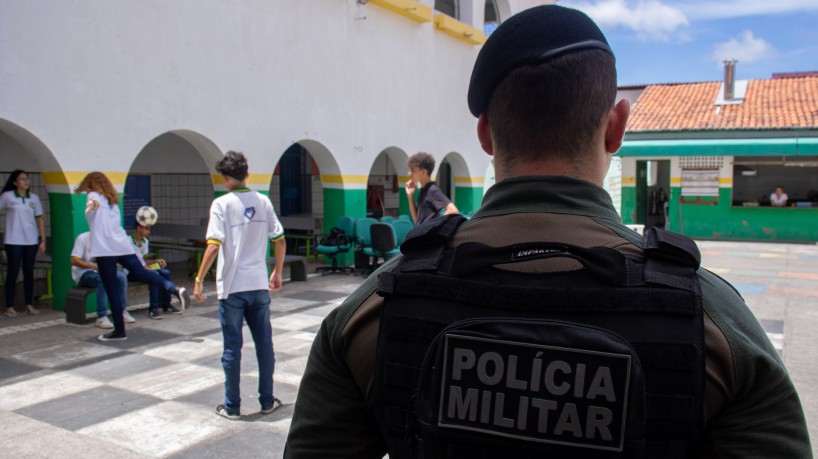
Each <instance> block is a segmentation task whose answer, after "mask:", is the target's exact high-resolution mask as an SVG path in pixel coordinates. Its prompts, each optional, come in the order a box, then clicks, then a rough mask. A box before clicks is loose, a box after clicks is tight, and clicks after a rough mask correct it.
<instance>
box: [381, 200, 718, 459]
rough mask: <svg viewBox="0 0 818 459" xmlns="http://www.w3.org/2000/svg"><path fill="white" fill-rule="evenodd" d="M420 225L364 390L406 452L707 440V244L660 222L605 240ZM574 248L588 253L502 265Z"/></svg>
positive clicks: (681, 446) (398, 453) (483, 452)
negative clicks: (573, 265) (639, 249)
mask: <svg viewBox="0 0 818 459" xmlns="http://www.w3.org/2000/svg"><path fill="white" fill-rule="evenodd" d="M463 221H464V219H463V218H462V217H460V216H451V217H447V218H443V219H437V220H434V221H431V222H428V223H426V224H423V225H420V226H418V227H417V228H415V229H414V230H413V232H412V233H410V235H409V237H408V238H407V240H406V241H405V242H404V244H403V246H402V251H403V252H404V255H405V256H404V258H403V259H402V260H401V261H400V262H399V263H398V265H397V266H396V268H395V269H394V270H393V271H392V272H391V273H386V272H385V273H383V274H381V277H380V279H379V286H378V294H379V295H381V296H383V297H384V305H383V311H382V318H381V324H380V332H379V337H378V349H377V355H376V367H375V368H376V370H375V380H374V385H373V388H372V390H371V392H370V397H369V400H368V401H367V404H368V409H369V410H370V412H371V413H372V414H373V416H374V417H375V419H376V421H377V424H378V427H379V429H381V434H382V436H383V438H384V439H385V442H386V445H387V447H388V451H389V456H390V457H391V458H393V459H397V458H405V457H412V458H415V457H418V458H459V457H462V458H495V457H508V458H515V459H517V458H535V457H537V458H539V457H556V458H614V457H616V458H642V457H644V458H673V457H688V456H695V454H696V450H697V445H698V443H699V441H700V437H701V431H702V423H703V421H702V416H703V408H702V407H703V395H704V382H705V361H704V331H703V327H704V322H703V312H702V300H701V291H700V287H699V283H698V280H697V277H696V273H695V271H696V269H698V267H699V251H698V249H697V248H696V246H695V244H694V243H693V242H692V241H691V240H689V239H687V238H685V237H683V236H680V235H677V234H674V233H669V232H665V231H661V230H658V229H655V228H652V229H651V230H649V231H648V232H647V234H646V236H645V242H644V258H635V257H629V256H625V255H623V254H622V253H621V252H618V251H616V250H613V249H611V248H607V247H593V248H581V247H576V246H571V245H567V244H553V243H541V242H532V243H526V244H515V245H513V246H509V247H499V248H498V247H489V246H486V245H483V244H479V243H464V244H461V245H459V246H458V247H457V248H456V249H455V248H452V247H451V244H450V241H451V239H452V236H453V235H454V234H455V232H456V231H457V227H458V226H459V225H460V224H461V223H462V222H463ZM551 257H569V258H572V259H574V260H576V261H578V262H580V263H581V264H582V265H583V267H584V269H579V270H575V271H568V272H560V273H520V272H511V271H508V270H503V269H501V268H502V267H503V265H508V264H513V263H519V262H524V261H530V260H538V259H544V258H551Z"/></svg>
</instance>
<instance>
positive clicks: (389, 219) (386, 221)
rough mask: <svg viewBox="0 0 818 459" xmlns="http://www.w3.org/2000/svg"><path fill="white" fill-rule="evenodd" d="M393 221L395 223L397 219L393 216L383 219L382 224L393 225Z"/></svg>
mask: <svg viewBox="0 0 818 459" xmlns="http://www.w3.org/2000/svg"><path fill="white" fill-rule="evenodd" d="M393 221H395V217H392V216H391V215H386V216H383V217H381V223H392V222H393Z"/></svg>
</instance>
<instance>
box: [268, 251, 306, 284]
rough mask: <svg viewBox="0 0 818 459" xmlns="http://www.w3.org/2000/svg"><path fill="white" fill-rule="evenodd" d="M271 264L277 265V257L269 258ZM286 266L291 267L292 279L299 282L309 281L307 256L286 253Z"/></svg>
mask: <svg viewBox="0 0 818 459" xmlns="http://www.w3.org/2000/svg"><path fill="white" fill-rule="evenodd" d="M267 264H268V265H269V266H271V267H272V266H275V264H276V258H275V257H269V258H267ZM284 266H289V268H290V280H291V281H298V282H307V258H306V257H302V256H300V255H285V256H284Z"/></svg>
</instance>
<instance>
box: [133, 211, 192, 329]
mask: <svg viewBox="0 0 818 459" xmlns="http://www.w3.org/2000/svg"><path fill="white" fill-rule="evenodd" d="M150 235H151V229H150V227H147V226H142V225H140V224H139V221H138V220H137V221H136V228H135V229H134V232H133V235H132V236H131V243H133V248H134V253H135V254H136V257H137V258H139V261H140V262H141V263H142V266H144V267H145V269H150V270H153V271H156V272H157V273H159V275H160V276H162V277H164V278H165V279H167V280H170V278H171V275H170V270H168V269H167V267H168V264H167V262H165V259H164V258H150V259H146V258H145V257H146V256H147V255H148V254H149V253H150V241H148V236H150ZM128 277H130V274H129V275H128ZM129 280H134V279H129ZM148 299H149V305H148V317H150V318H151V319H154V320H158V319H161V318H162V313H161V312H159V308H160V307H161V308H162V311H163V312H169V313H171V314H181V313H182V310H181V309H179V308H177V307H176V306H173V305H171V304H170V293H168V291H167V290H163V289H161V288H159V287H156V286H155V285H152V284H148Z"/></svg>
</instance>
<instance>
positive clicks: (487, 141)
mask: <svg viewBox="0 0 818 459" xmlns="http://www.w3.org/2000/svg"><path fill="white" fill-rule="evenodd" d="M477 139H478V140H479V141H480V146H481V147H483V151H485V152H486V153H488V154H489V155H492V156H494V143H493V142H492V139H491V129H490V128H489V119H488V116H487V115H486V112H483V113H481V114H480V117H478V118H477Z"/></svg>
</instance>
